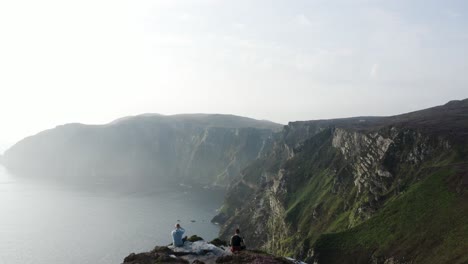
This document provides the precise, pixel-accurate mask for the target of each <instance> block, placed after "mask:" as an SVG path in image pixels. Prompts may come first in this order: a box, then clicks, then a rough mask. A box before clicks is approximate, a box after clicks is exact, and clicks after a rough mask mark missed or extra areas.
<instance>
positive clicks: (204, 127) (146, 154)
mask: <svg viewBox="0 0 468 264" xmlns="http://www.w3.org/2000/svg"><path fill="white" fill-rule="evenodd" d="M280 127H281V126H280V125H278V124H274V123H271V122H266V121H257V120H253V119H248V118H243V117H235V116H223V115H179V116H161V115H144V116H137V117H131V118H125V119H120V120H117V121H115V122H113V123H111V124H108V125H102V126H89V125H81V124H69V125H64V126H60V127H57V128H55V129H52V130H48V131H44V132H42V133H40V134H38V135H36V136H32V137H29V138H26V139H24V140H23V141H21V142H19V143H17V144H16V145H15V146H13V147H12V148H11V149H9V150H8V151H6V153H5V156H4V157H5V158H4V164H5V165H6V167H7V168H8V169H9V170H10V171H12V172H14V173H15V174H17V175H26V176H31V177H53V178H55V179H58V180H63V181H71V182H82V183H97V184H101V185H109V186H111V187H112V186H114V187H115V186H117V185H118V186H123V187H130V186H133V185H135V186H137V185H139V186H148V187H150V188H155V187H157V186H160V185H163V184H164V183H165V182H170V183H175V182H177V183H181V182H183V183H186V184H199V185H221V186H225V185H227V183H228V182H230V181H231V179H232V178H235V177H237V176H238V175H239V171H240V169H241V168H242V167H244V166H246V164H248V163H249V162H251V161H252V160H255V159H256V158H258V157H261V156H262V155H263V153H265V152H266V151H268V148H269V147H270V146H271V140H272V134H273V132H274V131H275V130H277V129H278V128H280Z"/></svg>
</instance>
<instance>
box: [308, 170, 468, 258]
mask: <svg viewBox="0 0 468 264" xmlns="http://www.w3.org/2000/svg"><path fill="white" fill-rule="evenodd" d="M461 173H466V167H465V168H462V167H459V166H458V167H457V166H455V167H442V168H439V169H437V170H436V171H435V172H432V173H430V175H429V176H428V177H426V178H425V179H424V180H422V181H421V182H419V183H417V184H415V185H413V186H412V187H411V188H410V189H409V190H408V191H407V192H405V193H403V194H401V195H399V196H397V197H394V198H392V199H391V200H389V201H388V202H387V203H386V205H385V206H384V208H382V210H380V211H379V213H377V214H376V215H375V216H374V217H373V218H371V219H370V220H368V221H366V222H364V223H363V224H361V225H359V226H357V227H355V228H352V229H350V230H348V231H344V232H340V233H331V234H325V235H322V236H321V237H320V238H319V239H318V241H317V242H316V244H315V251H316V252H318V253H319V254H320V255H319V261H320V263H360V262H367V261H368V260H369V257H370V256H371V255H372V254H373V255H375V256H387V257H389V256H394V257H397V258H401V259H403V258H404V257H405V256H406V257H409V258H411V259H412V260H413V261H414V263H428V264H430V263H467V262H468V254H467V252H466V250H467V249H468V199H467V193H466V190H463V189H462V192H458V193H457V192H455V191H454V190H452V189H451V188H450V186H451V184H452V185H453V183H454V181H455V184H456V181H457V179H458V178H459V176H460V175H461Z"/></svg>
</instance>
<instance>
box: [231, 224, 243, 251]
mask: <svg viewBox="0 0 468 264" xmlns="http://www.w3.org/2000/svg"><path fill="white" fill-rule="evenodd" d="M230 244H231V252H233V253H234V252H238V251H241V250H243V249H245V244H244V239H243V238H242V237H241V236H240V230H239V228H237V229H236V233H235V234H234V235H233V236H232V237H231V243H230Z"/></svg>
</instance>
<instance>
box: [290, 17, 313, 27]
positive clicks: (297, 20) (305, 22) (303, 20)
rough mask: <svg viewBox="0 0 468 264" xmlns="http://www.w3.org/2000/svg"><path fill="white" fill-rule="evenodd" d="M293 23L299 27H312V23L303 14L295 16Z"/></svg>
mask: <svg viewBox="0 0 468 264" xmlns="http://www.w3.org/2000/svg"><path fill="white" fill-rule="evenodd" d="M294 22H295V23H296V24H298V25H300V26H307V27H308V26H312V21H311V20H310V19H309V18H308V17H307V16H306V15H304V14H299V15H297V16H296V17H295V18H294Z"/></svg>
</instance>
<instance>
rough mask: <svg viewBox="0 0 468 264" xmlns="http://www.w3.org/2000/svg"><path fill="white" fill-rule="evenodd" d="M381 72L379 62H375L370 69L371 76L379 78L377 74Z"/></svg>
mask: <svg viewBox="0 0 468 264" xmlns="http://www.w3.org/2000/svg"><path fill="white" fill-rule="evenodd" d="M378 72H379V64H378V63H374V65H372V68H371V70H370V76H371V78H377V74H378Z"/></svg>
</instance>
